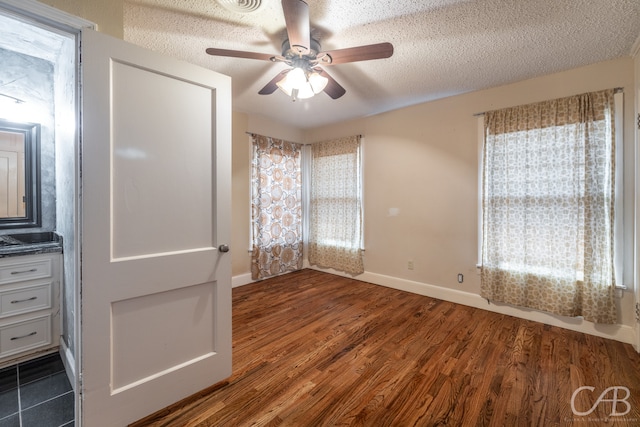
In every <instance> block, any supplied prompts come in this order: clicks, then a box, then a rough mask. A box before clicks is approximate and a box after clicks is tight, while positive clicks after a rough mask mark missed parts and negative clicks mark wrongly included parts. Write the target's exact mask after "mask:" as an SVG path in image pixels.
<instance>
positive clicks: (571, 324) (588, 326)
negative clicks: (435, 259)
mask: <svg viewBox="0 0 640 427" xmlns="http://www.w3.org/2000/svg"><path fill="white" fill-rule="evenodd" d="M311 268H312V269H314V270H318V271H324V272H327V273H331V274H336V275H339V276H344V277H353V276H350V275H347V274H344V273H341V272H339V271H335V270H331V269H322V268H317V267H311ZM353 278H354V279H357V280H362V281H364V282H369V283H373V284H375V285H381V286H386V287H388V288H393V289H398V290H401V291H406V292H411V293H414V294H418V295H424V296H428V297H431V298H438V299H441V300H445V301H449V302H453V303H456V304H462V305H467V306H470V307H475V308H479V309H482V310H488V311H493V312H495V313H500V314H506V315H509V316H513V317H519V318H521V319H526V320H532V321H535V322H540V323H544V324H547V325H551V326H557V327H560V328H565V329H569V330H572V331H577V332H583V333H585V334H589V335H595V336H599V337H603V338H609V339H613V340H616V341H621V342H624V343H628V344H632V345H634V346H636V348H638V347H639V343H636V342H635V331H634V329H633V327H631V326H628V325H601V324H596V323H592V322H588V321H586V320H583V319H579V318H572V317H563V316H556V315H553V314H550V313H545V312H542V311H538V310H533V309H527V308H521V307H514V306H511V305H508V304H500V303H494V302H492V303H491V304H489V303H487V300H486V299H484V298H482V297H481V296H480V295H477V294H472V293H470V292H463V291H458V290H455V289H449V288H443V287H441V286H434V285H429V284H426V283H420V282H414V281H411V280H406V279H400V278H397V277H391V276H385V275H383V274H376V273H369V272H366V271H365V272H364V273H363V274H361V275H359V276H356V277H353Z"/></svg>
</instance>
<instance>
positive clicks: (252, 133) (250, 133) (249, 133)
mask: <svg viewBox="0 0 640 427" xmlns="http://www.w3.org/2000/svg"><path fill="white" fill-rule="evenodd" d="M482 114H484V113H482ZM245 134H247V135H251V136H253V135H259V134H257V133H255V132H249V131H246V132H245ZM353 136H359V137H360V138H364V135H363V134H361V133H359V134H357V135H353ZM338 139H339V138H338Z"/></svg>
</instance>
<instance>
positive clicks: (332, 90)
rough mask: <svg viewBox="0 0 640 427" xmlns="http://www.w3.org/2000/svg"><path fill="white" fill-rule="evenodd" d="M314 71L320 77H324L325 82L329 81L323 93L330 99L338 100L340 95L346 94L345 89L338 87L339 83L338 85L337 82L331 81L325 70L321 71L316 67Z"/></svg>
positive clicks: (331, 78)
mask: <svg viewBox="0 0 640 427" xmlns="http://www.w3.org/2000/svg"><path fill="white" fill-rule="evenodd" d="M313 70H314V71H317V72H318V73H319V74H320V75H321V76H322V77H326V78H327V80H329V81H328V82H327V86H325V88H324V92H325V93H326V94H327V95H329V96H330V97H331V98H332V99H338V98H340V97H341V96H342V95H344V94H345V93H347V90H346V89H345V88H343V87H342V86H340V83H338V82H337V81H335V80H334V79H333V77H331V76H330V75H329V73H327V72H326V71H325V70H323V69H322V68H320V67H318V68H314V69H313Z"/></svg>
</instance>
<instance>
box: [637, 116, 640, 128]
mask: <svg viewBox="0 0 640 427" xmlns="http://www.w3.org/2000/svg"><path fill="white" fill-rule="evenodd" d="M637 124H638V129H640V113H638V120H637Z"/></svg>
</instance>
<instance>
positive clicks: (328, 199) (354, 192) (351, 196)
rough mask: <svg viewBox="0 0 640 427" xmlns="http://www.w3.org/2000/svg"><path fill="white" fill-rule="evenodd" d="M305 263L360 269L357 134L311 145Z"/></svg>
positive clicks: (359, 166) (358, 271) (337, 268)
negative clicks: (307, 237)
mask: <svg viewBox="0 0 640 427" xmlns="http://www.w3.org/2000/svg"><path fill="white" fill-rule="evenodd" d="M309 206H310V214H309V263H310V264H311V265H317V266H320V267H325V268H333V269H335V270H339V271H344V272H346V273H349V274H353V275H356V274H361V273H363V272H364V261H363V256H362V229H363V224H362V218H363V216H362V214H363V212H362V162H361V137H360V136H359V135H358V136H352V137H346V138H341V139H337V140H331V141H324V142H319V143H315V144H312V146H311V196H310V202H309Z"/></svg>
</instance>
